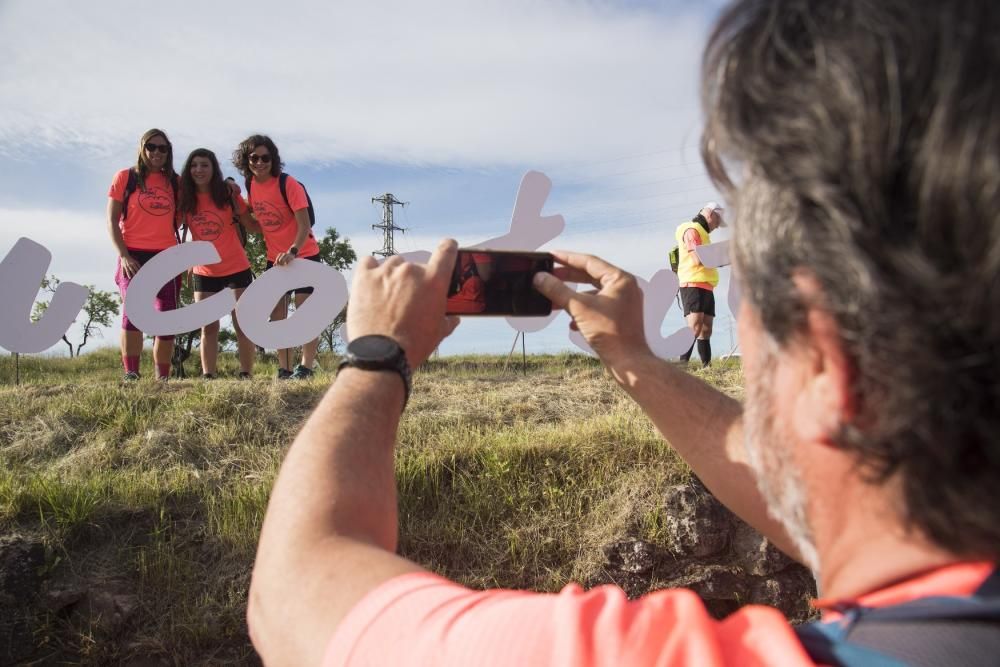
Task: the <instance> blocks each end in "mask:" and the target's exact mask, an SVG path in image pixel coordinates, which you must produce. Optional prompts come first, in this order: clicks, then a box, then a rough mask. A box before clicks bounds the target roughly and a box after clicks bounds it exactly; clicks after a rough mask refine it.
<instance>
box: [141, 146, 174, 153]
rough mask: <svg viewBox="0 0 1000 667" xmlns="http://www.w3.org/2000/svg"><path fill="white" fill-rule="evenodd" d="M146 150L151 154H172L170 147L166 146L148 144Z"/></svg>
mask: <svg viewBox="0 0 1000 667" xmlns="http://www.w3.org/2000/svg"><path fill="white" fill-rule="evenodd" d="M146 150H147V151H149V152H150V153H155V152H156V151H159V152H161V153H164V154H166V153H169V152H170V146H168V145H166V144H146Z"/></svg>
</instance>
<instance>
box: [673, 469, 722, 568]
mask: <svg viewBox="0 0 1000 667" xmlns="http://www.w3.org/2000/svg"><path fill="white" fill-rule="evenodd" d="M664 508H665V512H664V513H665V515H666V519H665V525H666V531H667V534H668V541H667V544H666V545H664V546H665V547H666V549H667V550H668V551H670V552H671V553H673V554H675V555H677V556H693V557H696V558H702V557H704V556H711V555H712V554H716V553H719V552H720V551H722V550H723V549H725V548H726V545H727V544H728V541H729V532H730V528H731V526H732V523H733V520H734V517H733V515H732V514H731V513H730V512H729V510H727V509H726V508H725V507H724V506H723V505H722V503H720V502H719V501H718V500H716V499H715V497H714V496H712V494H711V493H709V492H708V490H707V489H705V487H704V486H702V485H701V482H693V483H691V484H683V485H678V486H673V487H671V488H670V489H668V490H667V495H666V498H665V499H664Z"/></svg>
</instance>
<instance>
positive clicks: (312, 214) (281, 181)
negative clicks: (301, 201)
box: [245, 172, 316, 227]
mask: <svg viewBox="0 0 1000 667" xmlns="http://www.w3.org/2000/svg"><path fill="white" fill-rule="evenodd" d="M287 181H288V174H286V173H285V172H281V173H280V174H278V189H279V190H281V198H282V199H284V200H285V206H287V207H288V208H289V209H291V208H292V205H291V204H289V203H288V190H287V189H286V188H287V186H286V185H285V183H286V182H287ZM245 182H246V186H247V201H249V200H250V184H251V183H253V176H247V177H246V181H245ZM299 185H302V181H299ZM302 191H303V192H305V193H306V203H307V204H309V226H310V227H312V226H313V225H315V224H316V211H315V210H314V209H313V202H312V198H311V197H310V196H309V191H308V190H306V186H305V185H302Z"/></svg>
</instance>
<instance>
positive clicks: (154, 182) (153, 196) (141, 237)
mask: <svg viewBox="0 0 1000 667" xmlns="http://www.w3.org/2000/svg"><path fill="white" fill-rule="evenodd" d="M128 172H129V170H128V169H122V170H121V171H119V172H118V173H117V174H115V178H114V180H113V181H111V189H110V190H108V196H109V197H111V198H112V199H114V200H115V201H118V202H120V201H124V199H125V188H126V186H127V185H128ZM145 181H146V182H145V185H146V188H145V190H143V189H140V188H139V186H138V183H137V184H136V188H135V192H133V193H132V195H131V196H130V197H129V198H128V204H127V206H128V210H127V211H125V210H123V211H122V212H123V213H126V215H123V216H122V218H120V219H119V220H118V228H119V229H121V230H122V237H123V238H124V239H125V245H126V247H128V248H131V249H133V250H163V249H164V248H169V247H171V246H175V245H177V238H176V237H175V236H174V211H175V202H174V188H173V186H171V184H170V181H169V179H167V177H166V176H164V175H163V174H162V173H160V172H153V173H149V174H146V179H145Z"/></svg>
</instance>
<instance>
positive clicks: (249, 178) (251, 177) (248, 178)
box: [243, 176, 253, 201]
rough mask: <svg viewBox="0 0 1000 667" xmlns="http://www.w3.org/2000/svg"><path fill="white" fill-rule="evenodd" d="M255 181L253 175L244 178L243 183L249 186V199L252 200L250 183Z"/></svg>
mask: <svg viewBox="0 0 1000 667" xmlns="http://www.w3.org/2000/svg"><path fill="white" fill-rule="evenodd" d="M252 182H253V176H247V177H246V179H244V181H243V184H244V185H246V187H247V201H250V183H252Z"/></svg>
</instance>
